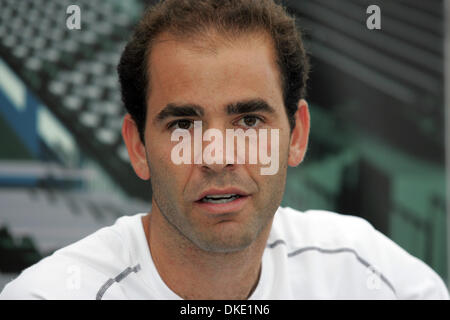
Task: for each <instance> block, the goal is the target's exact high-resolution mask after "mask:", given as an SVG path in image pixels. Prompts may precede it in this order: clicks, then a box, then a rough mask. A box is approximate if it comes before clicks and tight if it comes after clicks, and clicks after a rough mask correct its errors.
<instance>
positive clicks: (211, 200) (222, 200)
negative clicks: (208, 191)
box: [202, 194, 240, 203]
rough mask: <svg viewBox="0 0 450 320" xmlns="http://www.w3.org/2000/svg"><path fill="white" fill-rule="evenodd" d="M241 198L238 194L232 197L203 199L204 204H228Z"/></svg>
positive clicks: (222, 196) (212, 196)
mask: <svg viewBox="0 0 450 320" xmlns="http://www.w3.org/2000/svg"><path fill="white" fill-rule="evenodd" d="M239 197H240V196H239V195H237V194H231V195H225V194H223V195H220V196H218V195H211V196H206V197H204V198H203V199H202V202H209V203H227V202H231V201H234V200H236V199H237V198H239Z"/></svg>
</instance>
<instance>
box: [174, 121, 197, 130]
mask: <svg viewBox="0 0 450 320" xmlns="http://www.w3.org/2000/svg"><path fill="white" fill-rule="evenodd" d="M191 126H192V121H191V120H187V119H182V120H176V121H173V122H172V123H170V124H169V129H184V130H189V129H191Z"/></svg>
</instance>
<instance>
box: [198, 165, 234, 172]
mask: <svg viewBox="0 0 450 320" xmlns="http://www.w3.org/2000/svg"><path fill="white" fill-rule="evenodd" d="M232 169H234V164H231V163H228V164H226V163H224V164H217V163H214V164H203V165H202V170H203V171H205V172H215V173H220V172H222V171H224V170H232Z"/></svg>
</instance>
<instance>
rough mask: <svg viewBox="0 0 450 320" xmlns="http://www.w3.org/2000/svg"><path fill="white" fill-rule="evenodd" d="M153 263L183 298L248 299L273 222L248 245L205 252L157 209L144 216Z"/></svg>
mask: <svg viewBox="0 0 450 320" xmlns="http://www.w3.org/2000/svg"><path fill="white" fill-rule="evenodd" d="M142 222H143V224H144V230H145V235H146V237H147V242H148V244H149V248H150V250H151V254H152V258H153V262H154V264H155V266H156V269H157V270H158V273H159V275H160V277H161V278H162V280H163V281H164V282H165V284H166V285H167V286H168V287H169V288H170V289H171V290H172V291H173V292H175V293H176V294H177V295H178V296H180V297H182V298H184V299H199V300H204V299H223V300H231V299H247V298H248V297H249V296H250V295H251V294H252V293H253V291H254V289H255V288H256V285H257V283H258V280H259V276H260V272H261V260H262V255H263V252H264V249H265V246H266V241H267V238H268V236H269V232H270V227H271V223H270V224H269V225H268V227H267V228H265V229H264V230H263V231H262V232H261V234H260V235H259V236H258V238H257V239H256V240H255V241H254V242H253V243H252V244H251V245H250V246H249V247H247V248H245V249H243V250H240V251H237V252H232V253H217V252H206V251H204V250H201V249H199V248H198V247H197V246H195V245H194V244H193V243H192V242H190V241H189V240H188V239H186V238H184V237H183V236H181V235H180V234H177V236H174V231H175V232H176V233H178V231H176V230H174V228H173V226H171V225H170V224H169V223H168V222H167V221H166V219H165V218H164V217H163V216H162V215H161V213H160V212H158V210H153V211H152V213H150V214H148V215H147V216H145V217H144V218H143V221H142Z"/></svg>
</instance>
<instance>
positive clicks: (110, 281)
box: [95, 264, 141, 300]
mask: <svg viewBox="0 0 450 320" xmlns="http://www.w3.org/2000/svg"><path fill="white" fill-rule="evenodd" d="M140 270H141V265H140V264H138V265H136V266H134V267H128V268H126V269H125V270H123V271H122V272H121V273H119V274H118V275H117V276H116V277H115V278H114V279H108V281H106V282H105V284H104V285H102V286H101V288H100V290H98V292H97V295H96V297H95V299H96V300H101V299H102V297H103V295H104V294H105V292H106V290H108V289H109V287H111V286H112V285H113V284H114V283H115V282H120V281H122V280H123V279H125V278H126V277H127V276H128V275H129V274H130V273H132V272H134V273H138V272H139V271H140Z"/></svg>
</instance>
